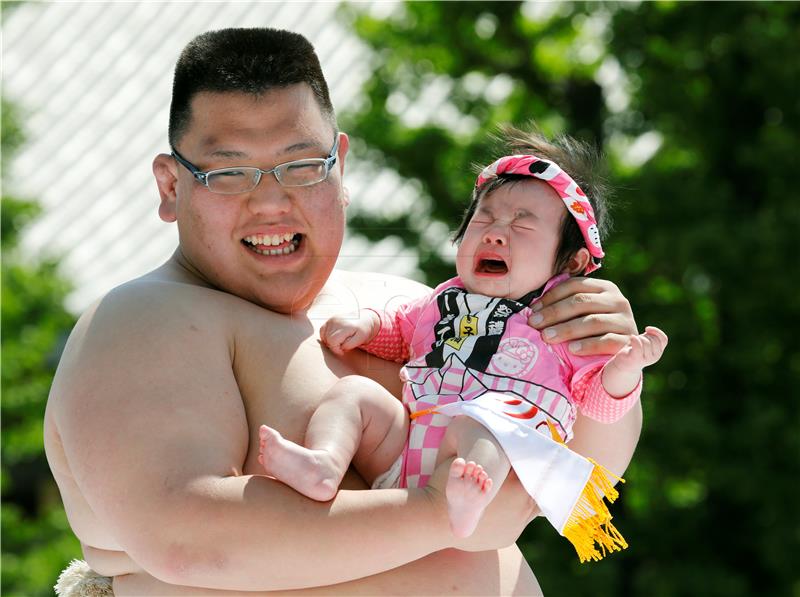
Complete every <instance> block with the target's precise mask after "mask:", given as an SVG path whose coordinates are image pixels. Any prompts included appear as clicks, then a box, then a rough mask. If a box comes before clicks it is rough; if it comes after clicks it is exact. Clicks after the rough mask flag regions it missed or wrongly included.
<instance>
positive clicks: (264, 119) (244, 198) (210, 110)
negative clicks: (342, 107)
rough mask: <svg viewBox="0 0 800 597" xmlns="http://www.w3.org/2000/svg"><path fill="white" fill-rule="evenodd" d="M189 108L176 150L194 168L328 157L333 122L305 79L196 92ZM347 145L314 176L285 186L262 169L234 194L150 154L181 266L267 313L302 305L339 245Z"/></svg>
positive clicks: (327, 270)
mask: <svg viewBox="0 0 800 597" xmlns="http://www.w3.org/2000/svg"><path fill="white" fill-rule="evenodd" d="M191 105H192V116H191V121H190V124H189V126H188V128H187V130H186V132H185V134H183V135H182V136H181V138H180V140H179V141H178V146H177V147H176V149H177V150H178V151H179V152H180V154H181V155H182V156H183V157H184V158H186V159H187V160H188V161H189V162H191V163H193V164H194V165H195V166H197V167H198V168H199V169H200V170H202V171H208V170H212V169H217V168H230V167H236V166H256V167H258V168H261V169H263V170H269V169H271V168H273V167H275V166H276V165H278V164H282V163H285V162H289V161H294V160H300V159H306V158H324V157H327V155H328V152H329V151H330V150H331V147H332V146H333V143H334V129H333V126H332V125H331V123H330V120H329V119H327V118H326V117H324V116H323V114H322V112H321V110H320V108H319V105H318V104H317V102H316V100H315V98H314V95H313V93H312V91H311V88H310V87H309V86H308V85H306V84H304V83H302V84H297V85H291V86H289V87H285V88H280V89H274V90H271V91H268V92H266V93H263V94H261V95H258V96H256V95H252V94H248V93H241V92H230V93H212V92H203V93H199V94H197V95H196V96H195V97H194V98H193V100H192V104H191ZM347 149H348V140H347V136H346V135H343V134H342V135H340V140H339V151H338V159H337V162H336V164H335V165H334V166H333V167H332V168H331V171H330V174H329V175H328V178H327V179H326V180H323V181H322V182H319V183H317V184H314V185H311V186H305V187H283V186H281V185H280V184H279V183H278V181H277V180H276V179H275V176H274V175H272V174H265V175H263V176H262V177H261V181H260V182H259V184H258V186H257V187H256V188H255V189H253V190H252V191H249V192H247V193H240V194H237V195H219V194H216V193H212V192H211V191H209V190H208V189H207V188H206V187H205V186H203V185H202V184H200V183H199V182H197V181H196V180H195V178H194V177H193V176H192V174H191V173H190V172H189V171H188V170H187V169H186V168H185V167H183V166H182V165H180V164H178V163H177V162H176V161H175V160H174V159H173V158H171V157H170V156H166V155H161V156H159V157H157V158H156V161H155V162H154V165H153V168H154V171H155V174H156V179H157V181H158V185H159V191H160V193H161V207H160V209H159V214H160V215H161V218H162V219H164V220H165V221H176V220H177V223H178V233H179V239H180V249H179V254H180V257H179V260H180V261H181V263H182V265H184V266H185V267H186V268H187V269H189V270H190V271H192V272H193V273H194V274H196V275H197V276H198V277H200V278H201V279H203V280H204V281H206V282H208V283H210V284H211V285H212V286H215V287H217V288H219V289H221V290H225V291H227V292H230V293H232V294H235V295H237V296H239V297H241V298H244V299H246V300H249V301H252V302H254V303H257V304H260V305H262V306H265V307H268V308H270V309H272V310H275V311H279V312H283V313H288V312H294V311H298V310H302V309H305V308H307V307H308V306H309V305H310V304H311V302H312V301H313V300H314V298H315V297H316V295H317V294H318V292H319V291H320V289H321V288H322V287H323V285H324V284H325V282H326V281H327V279H328V276H329V275H330V273H331V270H332V269H333V266H334V264H335V263H336V259H337V257H338V254H339V249H340V248H341V245H342V239H343V236H344V224H345V216H344V211H345V207H346V205H347V199H346V194H345V191H344V189H343V187H342V173H343V169H344V158H345V155H346V153H347Z"/></svg>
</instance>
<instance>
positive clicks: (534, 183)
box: [456, 179, 567, 299]
mask: <svg viewBox="0 0 800 597" xmlns="http://www.w3.org/2000/svg"><path fill="white" fill-rule="evenodd" d="M566 214H567V208H566V207H565V206H564V203H563V201H562V200H561V198H560V197H559V196H558V194H557V193H556V192H555V190H553V189H552V188H551V187H550V185H548V184H547V183H546V182H543V181H541V180H536V179H530V180H523V181H520V182H517V183H515V184H508V185H505V186H502V187H500V188H499V189H497V190H495V191H493V192H492V193H490V194H489V195H487V196H486V197H484V198H483V199H482V200H481V202H480V203H479V204H478V207H477V209H476V210H475V214H474V215H473V216H472V219H471V220H470V223H469V225H468V226H467V230H466V232H465V234H464V237H463V239H462V241H461V244H460V245H459V247H458V254H457V256H456V269H457V271H458V275H459V276H460V277H461V280H462V281H463V282H464V286H465V287H466V289H467V290H468V291H469V292H474V293H477V294H484V295H487V296H497V297H504V298H512V299H518V298H520V297H522V296H524V295H526V294H527V293H529V292H531V291H532V290H536V289H537V288H539V287H540V286H542V285H543V284H544V283H545V282H547V280H549V279H550V278H551V277H552V276H553V274H554V273H555V272H553V262H554V260H555V255H556V250H557V249H558V242H559V237H560V233H561V221H562V218H563V217H564V216H565V215H566Z"/></svg>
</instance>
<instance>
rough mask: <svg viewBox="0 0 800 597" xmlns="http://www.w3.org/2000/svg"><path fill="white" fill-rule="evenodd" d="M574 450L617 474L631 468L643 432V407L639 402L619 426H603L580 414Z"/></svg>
mask: <svg viewBox="0 0 800 597" xmlns="http://www.w3.org/2000/svg"><path fill="white" fill-rule="evenodd" d="M573 431H574V439H573V440H572V441H571V442H570V443H569V447H570V449H572V450H574V451H576V452H578V453H579V454H583V455H584V456H587V457H591V458H594V459H595V460H596V461H597V462H599V463H600V464H602V465H603V466H605V467H606V468H608V469H609V470H610V471H611V472H613V473H614V474H616V475H622V474H623V473H624V472H625V469H626V468H628V464H630V461H631V458H633V452H634V451H635V450H636V444H637V443H638V442H639V435H640V433H641V431H642V405H641V403H640V402H637V403H636V405H635V406H634V407H633V408H631V410H630V411H628V413H627V414H626V415H625V416H623V417H622V418H621V419H620V420H619V421H616V422H615V423H599V422H597V421H594V420H592V419H590V418H589V417H586V416H582V415H578V420H577V421H576V422H575V426H574V428H573Z"/></svg>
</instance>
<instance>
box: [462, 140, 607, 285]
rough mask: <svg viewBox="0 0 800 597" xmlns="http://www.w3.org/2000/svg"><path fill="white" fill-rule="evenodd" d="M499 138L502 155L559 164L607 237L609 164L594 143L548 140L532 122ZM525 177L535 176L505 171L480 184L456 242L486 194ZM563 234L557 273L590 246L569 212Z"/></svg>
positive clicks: (554, 269)
mask: <svg viewBox="0 0 800 597" xmlns="http://www.w3.org/2000/svg"><path fill="white" fill-rule="evenodd" d="M495 140H496V141H498V142H499V144H500V145H501V152H502V154H501V155H514V154H524V155H535V156H536V157H539V158H544V159H546V160H550V161H552V162H555V163H556V164H558V165H559V166H560V167H561V169H562V170H564V172H566V173H567V174H569V175H570V177H572V179H573V180H574V181H575V182H576V183H578V186H579V187H580V188H581V190H583V192H584V193H585V194H586V197H587V199H589V203H590V204H591V206H592V209H594V216H595V219H596V220H597V228H598V232H599V234H600V238H601V242H602V240H603V239H605V237H606V234H607V233H608V231H609V229H610V227H611V220H610V217H609V213H608V212H609V202H610V201H609V200H610V189H609V187H608V185H607V183H606V181H605V172H604V170H605V164H604V163H603V159H602V155H601V154H600V152H599V151H598V150H597V149H596V148H595V147H594V146H592V145H589V144H588V143H584V142H582V141H578V140H577V139H574V138H572V137H570V136H568V135H558V136H556V137H554V138H553V139H548V138H547V137H546V136H545V135H543V134H542V133H541V132H540V131H539V129H538V128H537V127H536V126H535V125H531V127H530V130H529V131H522V130H520V129H517V128H514V127H512V126H504V127H501V129H500V134H499V135H497V136H496V137H495ZM521 180H531V177H530V176H523V175H520V174H501V175H500V176H498V177H497V178H490V179H489V180H487V181H486V182H484V183H483V184H482V185H481V186H479V187H476V188H475V189H474V190H473V192H472V200H471V201H470V204H469V207H467V209H466V211H465V212H464V216H463V218H462V220H461V223H460V224H459V227H458V229H457V230H456V232H455V234H454V235H453V242H454V243H459V242H461V239H462V238H463V237H464V233H465V232H466V230H467V226H468V225H469V222H470V220H471V219H472V216H473V215H474V214H475V210H476V209H477V207H478V203H480V201H481V200H482V199H483V198H484V197H486V196H487V195H488V194H489V193H491V192H493V191H496V190H497V189H499V188H500V187H503V186H506V185H513V184H516V183H518V182H519V181H521ZM559 237H560V240H559V244H558V249H557V250H556V255H555V259H554V263H553V271H554V272H556V273H558V272H561V271H563V270H564V269H565V268H566V267H567V265H568V263H569V261H570V259H572V257H573V256H574V255H575V253H577V252H578V250H580V249H581V248H582V247H585V246H586V242H585V241H584V239H583V234H581V229H580V228H579V227H578V223H577V222H576V221H575V218H573V217H570V215H569V213H567V214H565V216H564V218H563V219H562V221H561V231H560V235H559ZM579 273H580V272H579Z"/></svg>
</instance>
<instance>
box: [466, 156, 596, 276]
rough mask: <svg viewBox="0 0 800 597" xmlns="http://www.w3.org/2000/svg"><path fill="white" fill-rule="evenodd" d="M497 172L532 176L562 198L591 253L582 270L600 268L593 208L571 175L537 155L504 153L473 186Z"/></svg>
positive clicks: (492, 176) (587, 270)
mask: <svg viewBox="0 0 800 597" xmlns="http://www.w3.org/2000/svg"><path fill="white" fill-rule="evenodd" d="M500 174H521V175H523V176H533V177H535V178H538V179H539V180H543V181H545V182H546V183H547V184H549V185H550V186H551V187H553V189H554V190H555V192H556V193H558V196H559V197H561V199H562V200H563V201H564V205H566V206H567V209H568V210H569V213H571V214H572V217H574V218H575V221H576V222H577V223H578V227H579V228H580V229H581V234H583V240H584V241H585V242H586V248H587V249H589V253H590V254H591V256H592V260H591V261H590V262H589V265H587V266H586V272H585V273H587V274H588V273H591V272H593V271H594V270H596V269H597V268H599V267H600V262H599V260H600V259H602V258H603V257H604V256H605V253H603V248H602V247H601V246H600V232H599V231H598V229H597V221H596V220H595V219H594V210H593V209H592V205H591V203H589V200H588V199H587V198H586V195H585V194H584V192H583V191H582V190H581V188H580V187H579V186H578V183H576V182H575V181H574V180H572V177H571V176H570V175H569V174H567V173H566V172H564V171H563V170H562V169H561V168H560V167H559V166H558V164H555V163H554V162H550V161H548V160H543V159H542V158H537V157H536V156H533V155H507V156H505V157H502V158H500V159H499V160H497V161H496V162H494V163H493V164H490V165H488V166H486V168H484V169H483V171H482V172H481V173H480V174H479V175H478V180H477V181H476V182H475V186H476V187H479V186H481V185H482V184H483V183H485V182H486V181H487V180H489V179H491V178H497V177H498V176H499V175H500Z"/></svg>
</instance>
